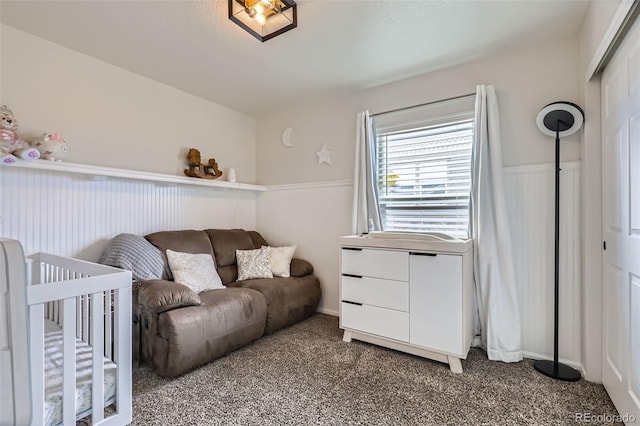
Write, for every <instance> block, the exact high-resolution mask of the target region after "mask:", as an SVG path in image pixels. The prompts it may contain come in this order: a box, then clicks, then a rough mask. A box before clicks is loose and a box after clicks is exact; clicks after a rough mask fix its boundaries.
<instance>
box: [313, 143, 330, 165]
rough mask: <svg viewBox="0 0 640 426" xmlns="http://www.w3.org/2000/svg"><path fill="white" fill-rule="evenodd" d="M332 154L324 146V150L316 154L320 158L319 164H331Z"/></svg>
mask: <svg viewBox="0 0 640 426" xmlns="http://www.w3.org/2000/svg"><path fill="white" fill-rule="evenodd" d="M331 152H332V151H331V150H328V149H327V145H322V149H321V150H320V151H318V152H316V155H317V156H318V164H322V163H327V164H331Z"/></svg>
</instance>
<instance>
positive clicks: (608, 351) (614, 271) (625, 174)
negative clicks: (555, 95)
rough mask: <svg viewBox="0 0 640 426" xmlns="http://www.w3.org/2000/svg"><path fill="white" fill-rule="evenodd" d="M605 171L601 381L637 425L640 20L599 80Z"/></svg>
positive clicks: (639, 398)
mask: <svg viewBox="0 0 640 426" xmlns="http://www.w3.org/2000/svg"><path fill="white" fill-rule="evenodd" d="M602 174H603V176H602V179H603V191H602V193H603V236H604V239H605V243H604V244H605V247H604V251H603V302H602V303H603V366H602V380H603V383H604V385H605V388H606V389H607V392H608V393H609V395H610V396H611V399H612V401H613V403H614V404H615V406H616V408H617V409H618V412H619V413H620V415H621V416H625V415H626V416H627V418H626V421H628V422H629V423H633V422H632V421H631V419H632V417H631V416H633V417H635V421H640V20H636V23H635V24H634V26H633V28H632V29H631V31H630V32H629V33H628V34H627V36H626V37H625V39H624V41H623V42H622V44H621V45H620V47H619V48H618V50H617V52H616V54H615V55H614V57H613V59H612V60H611V62H610V63H609V64H608V65H607V68H606V69H605V71H604V73H603V75H602ZM623 419H625V418H624V417H623Z"/></svg>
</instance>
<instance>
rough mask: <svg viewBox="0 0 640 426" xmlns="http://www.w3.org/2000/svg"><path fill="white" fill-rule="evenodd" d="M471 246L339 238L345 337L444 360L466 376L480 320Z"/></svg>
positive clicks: (469, 243) (402, 239)
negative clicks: (464, 368) (465, 367)
mask: <svg viewBox="0 0 640 426" xmlns="http://www.w3.org/2000/svg"><path fill="white" fill-rule="evenodd" d="M377 235H381V236H382V235H384V234H377ZM390 236H393V235H392V234H390ZM472 247H473V245H472V241H471V240H456V241H441V240H428V239H407V238H405V237H402V236H400V237H398V236H397V235H396V236H395V237H392V238H380V237H373V236H372V237H357V236H348V237H341V238H340V248H341V250H340V252H341V253H340V270H341V277H340V299H341V303H340V328H343V329H344V330H345V331H344V338H343V339H344V341H345V342H350V341H351V339H356V340H362V341H365V342H369V343H373V344H376V345H380V346H385V347H388V348H392V349H396V350H399V351H403V352H407V353H411V354H414V355H418V356H422V357H425V358H430V359H434V360H437V361H441V362H445V363H448V364H449V366H450V368H451V371H453V372H455V373H461V372H462V364H461V362H460V360H461V359H465V358H466V357H467V353H468V351H469V347H470V345H471V340H472V339H473V336H474V333H475V318H476V317H477V315H476V297H475V290H474V286H473V277H472V274H473V256H472Z"/></svg>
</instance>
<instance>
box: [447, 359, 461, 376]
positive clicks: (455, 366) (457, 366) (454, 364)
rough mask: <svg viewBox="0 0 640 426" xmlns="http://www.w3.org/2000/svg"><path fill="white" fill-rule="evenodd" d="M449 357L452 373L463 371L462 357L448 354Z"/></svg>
mask: <svg viewBox="0 0 640 426" xmlns="http://www.w3.org/2000/svg"><path fill="white" fill-rule="evenodd" d="M447 359H448V360H449V368H450V369H451V372H452V373H462V363H461V362H460V358H456V357H454V356H447Z"/></svg>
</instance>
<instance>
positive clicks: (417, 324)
mask: <svg viewBox="0 0 640 426" xmlns="http://www.w3.org/2000/svg"><path fill="white" fill-rule="evenodd" d="M409 292H410V301H409V317H410V337H409V341H410V343H412V344H414V345H419V346H423V347H425V348H429V349H433V350H437V351H443V352H447V353H451V354H455V355H461V356H464V355H465V354H464V353H463V350H462V256H455V255H444V254H437V255H436V254H425V253H411V255H410V256H409Z"/></svg>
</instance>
